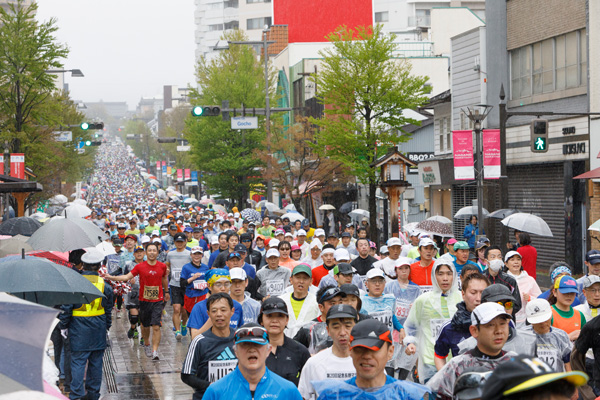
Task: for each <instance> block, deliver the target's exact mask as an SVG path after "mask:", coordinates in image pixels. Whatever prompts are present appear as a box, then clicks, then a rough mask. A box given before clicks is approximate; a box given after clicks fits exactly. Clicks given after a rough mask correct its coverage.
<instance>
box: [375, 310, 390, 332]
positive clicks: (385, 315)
mask: <svg viewBox="0 0 600 400" xmlns="http://www.w3.org/2000/svg"><path fill="white" fill-rule="evenodd" d="M369 316H370V317H371V318H375V319H377V320H379V321H380V322H383V323H384V324H385V325H386V326H387V327H388V328H389V329H390V331H392V330H393V329H394V323H393V320H392V316H393V314H392V310H384V311H374V312H370V313H369Z"/></svg>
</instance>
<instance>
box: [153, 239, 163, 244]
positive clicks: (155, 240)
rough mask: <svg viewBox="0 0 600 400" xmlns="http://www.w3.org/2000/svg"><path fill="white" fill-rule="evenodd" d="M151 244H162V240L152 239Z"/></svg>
mask: <svg viewBox="0 0 600 400" xmlns="http://www.w3.org/2000/svg"><path fill="white" fill-rule="evenodd" d="M152 243H162V240H161V239H160V238H154V239H152Z"/></svg>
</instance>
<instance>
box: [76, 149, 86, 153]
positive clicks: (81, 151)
mask: <svg viewBox="0 0 600 400" xmlns="http://www.w3.org/2000/svg"><path fill="white" fill-rule="evenodd" d="M77 153H79V154H83V153H85V149H77Z"/></svg>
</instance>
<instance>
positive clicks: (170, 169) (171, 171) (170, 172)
mask: <svg viewBox="0 0 600 400" xmlns="http://www.w3.org/2000/svg"><path fill="white" fill-rule="evenodd" d="M164 168H166V169H167V175H169V176H171V174H172V173H173V168H172V167H169V166H168V165H167V166H166V167H164V166H163V171H164Z"/></svg>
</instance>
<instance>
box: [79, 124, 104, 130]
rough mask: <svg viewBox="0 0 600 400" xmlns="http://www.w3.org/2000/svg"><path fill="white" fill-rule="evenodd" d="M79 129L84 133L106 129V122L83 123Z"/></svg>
mask: <svg viewBox="0 0 600 400" xmlns="http://www.w3.org/2000/svg"><path fill="white" fill-rule="evenodd" d="M79 127H80V128H81V129H83V130H84V131H87V130H102V129H104V122H82V123H81V125H79Z"/></svg>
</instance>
